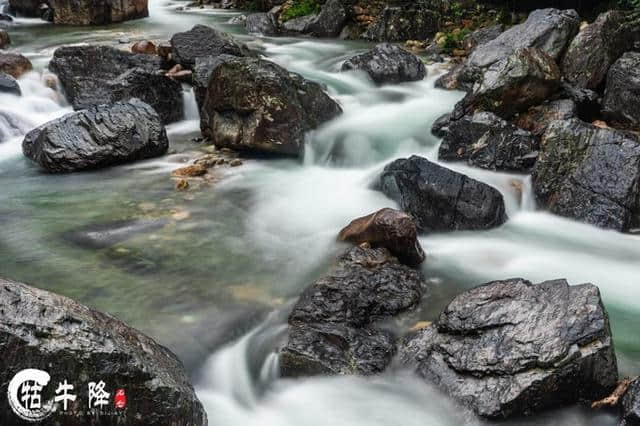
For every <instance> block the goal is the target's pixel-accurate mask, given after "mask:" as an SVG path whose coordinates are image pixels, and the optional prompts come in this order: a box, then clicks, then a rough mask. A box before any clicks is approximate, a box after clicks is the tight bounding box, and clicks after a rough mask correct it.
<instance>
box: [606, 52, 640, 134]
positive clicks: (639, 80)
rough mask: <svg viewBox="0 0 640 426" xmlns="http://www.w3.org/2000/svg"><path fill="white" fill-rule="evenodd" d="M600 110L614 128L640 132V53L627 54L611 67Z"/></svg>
mask: <svg viewBox="0 0 640 426" xmlns="http://www.w3.org/2000/svg"><path fill="white" fill-rule="evenodd" d="M602 109H603V111H602V113H603V115H604V116H605V117H606V118H607V120H608V121H611V122H612V123H613V124H615V125H616V126H618V127H622V128H626V129H631V130H640V53H638V52H627V53H625V54H624V55H623V56H622V57H621V58H620V59H618V60H617V61H616V62H615V63H614V64H613V65H612V66H611V69H609V73H608V74H607V86H606V89H605V92H604V98H603V100H602Z"/></svg>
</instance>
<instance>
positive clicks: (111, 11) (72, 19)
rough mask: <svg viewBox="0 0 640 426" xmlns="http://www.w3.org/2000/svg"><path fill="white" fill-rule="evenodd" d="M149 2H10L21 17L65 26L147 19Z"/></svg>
mask: <svg viewBox="0 0 640 426" xmlns="http://www.w3.org/2000/svg"><path fill="white" fill-rule="evenodd" d="M147 3H148V1H147V0H127V1H109V0H46V2H44V1H42V0H26V1H25V0H9V4H10V5H11V7H12V9H13V10H15V11H16V12H17V13H19V14H21V15H25V16H30V17H38V18H42V19H45V20H49V21H52V22H53V23H55V24H64V25H105V24H114V23H118V22H124V21H128V20H131V19H140V18H146V17H147V16H149V8H148V4H147ZM43 5H44V6H43Z"/></svg>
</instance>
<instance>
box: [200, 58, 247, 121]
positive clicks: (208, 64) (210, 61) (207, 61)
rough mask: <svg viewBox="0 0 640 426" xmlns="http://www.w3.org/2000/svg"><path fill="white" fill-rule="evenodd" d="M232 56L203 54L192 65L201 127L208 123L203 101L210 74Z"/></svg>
mask: <svg viewBox="0 0 640 426" xmlns="http://www.w3.org/2000/svg"><path fill="white" fill-rule="evenodd" d="M234 58H236V56H232V55H225V54H223V55H219V56H203V57H200V58H197V59H196V64H195V66H194V67H193V75H192V84H193V91H194V94H195V97H196V104H197V105H198V111H200V123H201V128H203V129H204V128H206V127H207V126H208V125H209V117H208V115H207V112H206V111H205V110H204V102H205V100H206V99H207V90H208V88H209V80H210V78H211V74H212V73H213V70H214V69H215V68H216V67H217V66H218V65H220V64H221V63H223V62H225V61H228V60H231V59H234Z"/></svg>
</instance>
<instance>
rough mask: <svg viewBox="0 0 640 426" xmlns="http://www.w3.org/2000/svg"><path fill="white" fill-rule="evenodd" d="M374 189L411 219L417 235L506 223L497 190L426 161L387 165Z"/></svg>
mask: <svg viewBox="0 0 640 426" xmlns="http://www.w3.org/2000/svg"><path fill="white" fill-rule="evenodd" d="M378 187H379V189H380V190H381V191H382V192H383V193H384V194H385V195H387V197H389V198H391V199H392V200H394V201H395V202H397V203H398V204H399V205H400V208H401V209H402V210H403V211H405V212H406V213H409V214H410V215H411V216H413V217H414V219H415V220H416V225H417V227H418V229H419V230H421V231H425V232H438V231H457V230H473V229H489V228H493V227H496V226H500V225H502V224H503V223H504V222H505V221H506V220H507V216H506V213H505V207H504V200H503V199H502V195H501V194H500V192H499V191H498V190H497V189H495V188H493V187H491V186H489V185H486V184H484V183H482V182H479V181H477V180H474V179H471V178H469V177H467V176H465V175H463V174H460V173H457V172H454V171H453V170H449V169H447V168H444V167H442V166H439V165H438V164H435V163H432V162H430V161H429V160H427V159H426V158H422V157H418V156H412V157H410V158H409V159H400V160H396V161H394V162H392V163H391V164H389V165H387V166H386V167H385V168H384V171H383V172H382V175H381V176H380V181H379V183H378Z"/></svg>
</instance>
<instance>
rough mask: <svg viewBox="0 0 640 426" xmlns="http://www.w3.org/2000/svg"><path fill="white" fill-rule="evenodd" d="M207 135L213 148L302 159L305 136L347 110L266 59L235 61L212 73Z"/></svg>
mask: <svg viewBox="0 0 640 426" xmlns="http://www.w3.org/2000/svg"><path fill="white" fill-rule="evenodd" d="M203 111H204V114H206V117H207V119H208V121H207V122H203V123H202V132H203V134H204V135H206V136H207V137H209V138H210V139H211V140H212V141H213V143H214V144H216V145H217V146H221V147H228V148H231V149H235V150H243V151H250V152H253V153H262V154H279V155H288V156H299V155H301V154H302V152H303V150H304V142H305V133H306V132H308V131H310V130H313V129H315V128H317V127H318V126H320V125H321V124H323V123H324V122H326V121H328V120H331V119H332V118H335V117H336V116H338V115H339V114H340V113H341V112H342V109H341V108H340V106H339V105H338V104H337V103H336V102H335V101H334V100H333V99H331V98H330V97H329V96H328V95H327V94H326V93H325V92H324V91H323V88H322V86H320V85H319V84H317V83H314V82H312V81H309V80H306V79H305V78H303V77H302V76H300V75H298V74H295V73H290V72H289V71H287V70H286V69H284V68H282V67H281V66H279V65H276V64H274V63H273V62H269V61H266V60H263V59H254V58H234V59H230V60H225V61H223V62H222V63H221V64H219V65H217V66H216V67H215V69H214V70H213V73H212V74H211V77H210V80H209V87H208V91H207V96H206V100H205V103H204V107H203Z"/></svg>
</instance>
